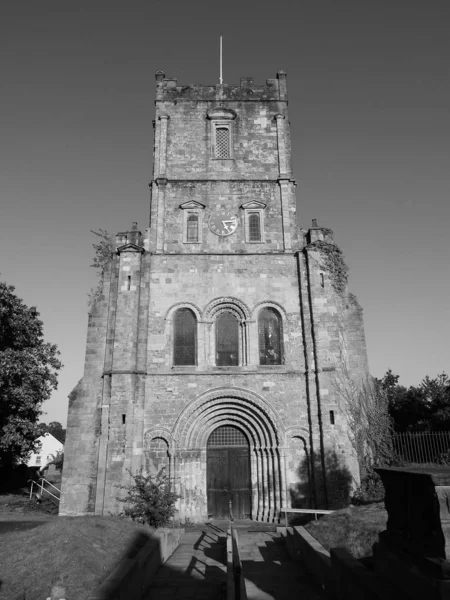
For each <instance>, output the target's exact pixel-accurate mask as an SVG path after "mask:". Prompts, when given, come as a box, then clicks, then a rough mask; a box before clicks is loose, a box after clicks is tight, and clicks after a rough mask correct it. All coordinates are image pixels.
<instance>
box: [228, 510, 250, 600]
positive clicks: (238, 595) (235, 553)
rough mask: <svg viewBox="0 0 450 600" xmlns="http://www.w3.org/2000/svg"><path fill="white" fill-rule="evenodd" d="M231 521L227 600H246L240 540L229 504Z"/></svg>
mask: <svg viewBox="0 0 450 600" xmlns="http://www.w3.org/2000/svg"><path fill="white" fill-rule="evenodd" d="M229 519H230V525H229V527H228V535H227V600H246V599H247V594H246V592H245V579H244V575H243V573H242V562H241V558H240V556H239V540H238V534H237V530H236V527H235V526H234V517H233V509H232V507H231V500H230V502H229Z"/></svg>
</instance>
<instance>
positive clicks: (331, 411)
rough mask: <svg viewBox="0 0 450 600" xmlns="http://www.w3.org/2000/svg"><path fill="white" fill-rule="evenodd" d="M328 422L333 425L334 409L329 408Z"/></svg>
mask: <svg viewBox="0 0 450 600" xmlns="http://www.w3.org/2000/svg"><path fill="white" fill-rule="evenodd" d="M330 423H331V425H334V410H330Z"/></svg>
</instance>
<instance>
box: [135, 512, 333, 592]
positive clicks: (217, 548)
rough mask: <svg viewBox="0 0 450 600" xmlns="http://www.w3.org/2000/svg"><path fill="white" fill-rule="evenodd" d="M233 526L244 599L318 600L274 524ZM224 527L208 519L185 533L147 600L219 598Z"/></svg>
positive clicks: (223, 565)
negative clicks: (240, 567) (207, 521)
mask: <svg viewBox="0 0 450 600" xmlns="http://www.w3.org/2000/svg"><path fill="white" fill-rule="evenodd" d="M234 527H235V529H236V530H237V532H238V536H237V537H238V546H239V557H240V561H241V564H242V573H243V576H244V581H245V591H244V594H245V595H246V596H247V598H248V599H249V600H271V599H275V600H287V599H288V598H289V599H291V598H293V597H297V598H300V597H301V598H302V600H322V599H323V598H324V594H323V592H322V590H321V589H320V588H318V587H317V586H316V585H315V583H314V582H313V581H312V579H311V578H310V576H309V575H308V573H307V571H306V569H305V568H304V567H303V565H302V564H301V563H299V562H294V561H293V560H292V559H291V558H290V557H289V555H288V553H287V550H286V548H285V547H284V542H283V539H282V537H281V534H280V533H278V532H277V531H276V528H275V527H274V526H271V525H269V524H264V523H255V522H254V521H235V522H234ZM227 529H228V522H227V521H211V522H209V523H206V524H205V525H203V526H198V527H192V528H190V529H189V530H188V531H186V533H185V535H184V536H183V537H182V538H181V541H180V545H179V546H178V548H177V549H176V550H175V552H174V553H173V554H172V556H171V557H170V558H169V560H168V561H167V562H166V563H165V564H164V565H162V566H161V567H160V568H159V570H158V572H157V573H156V575H155V578H154V580H153V583H152V587H151V588H150V591H149V593H148V594H147V596H146V597H147V598H148V600H150V598H151V599H152V600H184V599H186V600H188V599H189V600H190V599H192V600H194V599H195V600H203V599H204V600H206V599H217V600H225V598H227V564H226V560H227V555H226V540H227ZM228 590H230V588H228ZM235 600H237V599H236V598H235Z"/></svg>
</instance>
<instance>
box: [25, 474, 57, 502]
mask: <svg viewBox="0 0 450 600" xmlns="http://www.w3.org/2000/svg"><path fill="white" fill-rule="evenodd" d="M44 484H45V485H49V486H51V487H52V488H53V489H55V490H56V491H57V492H58V494H59V496H55V494H53V493H52V492H51V491H50V490H48V489H47V488H46V487H44ZM33 486H36V487H37V488H38V489H40V490H41V498H43V496H44V492H45V493H46V494H49V495H50V496H51V497H52V498H54V499H55V500H56V501H57V502H58V503H59V500H60V496H61V490H60V489H58V488H57V487H56V485H53V483H50V481H47V479H44V478H43V477H40V478H39V481H32V482H31V487H30V500H31V498H32V497H33ZM35 494H36V498H38V494H37V492H35Z"/></svg>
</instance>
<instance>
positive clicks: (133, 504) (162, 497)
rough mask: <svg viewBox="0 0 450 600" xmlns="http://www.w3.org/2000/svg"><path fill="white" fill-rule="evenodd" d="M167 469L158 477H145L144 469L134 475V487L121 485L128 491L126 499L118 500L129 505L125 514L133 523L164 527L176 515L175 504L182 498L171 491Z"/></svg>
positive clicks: (160, 472)
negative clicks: (165, 472)
mask: <svg viewBox="0 0 450 600" xmlns="http://www.w3.org/2000/svg"><path fill="white" fill-rule="evenodd" d="M164 471H165V469H164V468H162V469H160V470H159V472H158V473H157V475H155V476H154V477H153V476H152V475H144V474H143V468H142V467H141V468H140V470H139V471H138V472H137V473H136V474H135V475H133V474H132V473H131V471H129V473H130V475H131V477H132V478H133V480H134V484H133V485H119V486H117V487H119V488H120V489H125V490H127V491H128V495H127V497H126V498H119V497H118V498H117V500H119V502H125V503H128V504H129V506H126V507H125V509H124V512H123V514H124V515H125V516H126V517H130V518H131V519H133V521H138V522H139V523H147V524H148V525H150V526H151V527H164V525H167V524H168V523H169V522H170V519H171V518H172V517H173V516H174V514H175V511H176V509H175V502H176V501H177V500H178V498H180V496H179V495H178V494H176V493H175V492H172V491H171V489H170V478H169V476H168V475H165V474H164Z"/></svg>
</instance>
